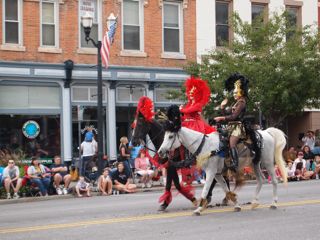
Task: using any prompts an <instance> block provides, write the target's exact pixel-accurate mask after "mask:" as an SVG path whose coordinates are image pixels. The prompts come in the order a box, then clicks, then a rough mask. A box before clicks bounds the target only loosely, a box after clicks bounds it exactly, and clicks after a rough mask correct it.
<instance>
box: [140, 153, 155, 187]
mask: <svg viewBox="0 0 320 240" xmlns="http://www.w3.org/2000/svg"><path fill="white" fill-rule="evenodd" d="M135 168H136V173H137V174H138V176H139V177H140V180H141V182H142V188H145V187H148V188H151V187H152V183H151V179H152V178H153V176H154V171H153V170H152V169H151V163H150V161H149V158H148V157H146V151H145V150H144V149H141V150H140V152H139V155H138V157H137V158H136V160H135Z"/></svg>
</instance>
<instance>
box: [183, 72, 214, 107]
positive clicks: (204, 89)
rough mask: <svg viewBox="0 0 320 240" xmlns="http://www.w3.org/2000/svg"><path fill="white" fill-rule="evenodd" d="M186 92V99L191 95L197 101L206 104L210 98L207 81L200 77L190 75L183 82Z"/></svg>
mask: <svg viewBox="0 0 320 240" xmlns="http://www.w3.org/2000/svg"><path fill="white" fill-rule="evenodd" d="M185 86H186V94H187V97H188V99H190V96H191V95H192V96H193V97H194V100H195V101H196V102H197V103H201V104H202V105H203V106H204V105H206V104H207V103H208V101H209V98H210V88H209V86H208V83H207V82H206V81H204V80H202V79H201V78H195V77H193V76H191V77H190V78H188V79H187V80H186V82H185Z"/></svg>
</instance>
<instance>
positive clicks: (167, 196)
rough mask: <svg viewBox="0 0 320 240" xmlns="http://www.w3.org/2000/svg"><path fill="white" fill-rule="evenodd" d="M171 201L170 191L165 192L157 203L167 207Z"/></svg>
mask: <svg viewBox="0 0 320 240" xmlns="http://www.w3.org/2000/svg"><path fill="white" fill-rule="evenodd" d="M171 201H172V194H171V192H170V191H168V190H166V191H165V192H164V194H162V196H161V197H160V198H159V203H162V202H165V203H166V204H167V205H169V204H170V203H171Z"/></svg>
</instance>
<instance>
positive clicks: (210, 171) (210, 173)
mask: <svg viewBox="0 0 320 240" xmlns="http://www.w3.org/2000/svg"><path fill="white" fill-rule="evenodd" d="M204 170H205V172H206V176H207V177H206V182H205V184H204V186H203V189H202V193H201V200H200V203H199V206H198V208H197V209H196V210H195V211H194V212H193V213H194V214H195V215H198V216H199V215H200V213H201V212H202V211H203V210H204V209H205V208H206V207H207V199H206V198H207V196H208V192H209V189H210V186H211V184H212V182H213V179H214V177H215V175H216V172H217V168H216V167H215V166H214V161H213V159H209V160H208V165H207V166H206V167H205V169H204Z"/></svg>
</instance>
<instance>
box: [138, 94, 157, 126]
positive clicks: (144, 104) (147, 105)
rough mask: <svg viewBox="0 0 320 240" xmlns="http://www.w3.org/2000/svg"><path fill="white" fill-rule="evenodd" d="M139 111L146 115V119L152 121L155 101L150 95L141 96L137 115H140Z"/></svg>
mask: <svg viewBox="0 0 320 240" xmlns="http://www.w3.org/2000/svg"><path fill="white" fill-rule="evenodd" d="M139 112H140V113H141V114H142V115H143V116H144V118H145V119H146V121H148V122H151V120H152V118H153V116H154V114H155V113H154V112H153V102H152V100H151V99H150V98H148V97H141V98H140V99H139V102H138V106H137V111H136V117H137V116H138V114H139Z"/></svg>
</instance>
